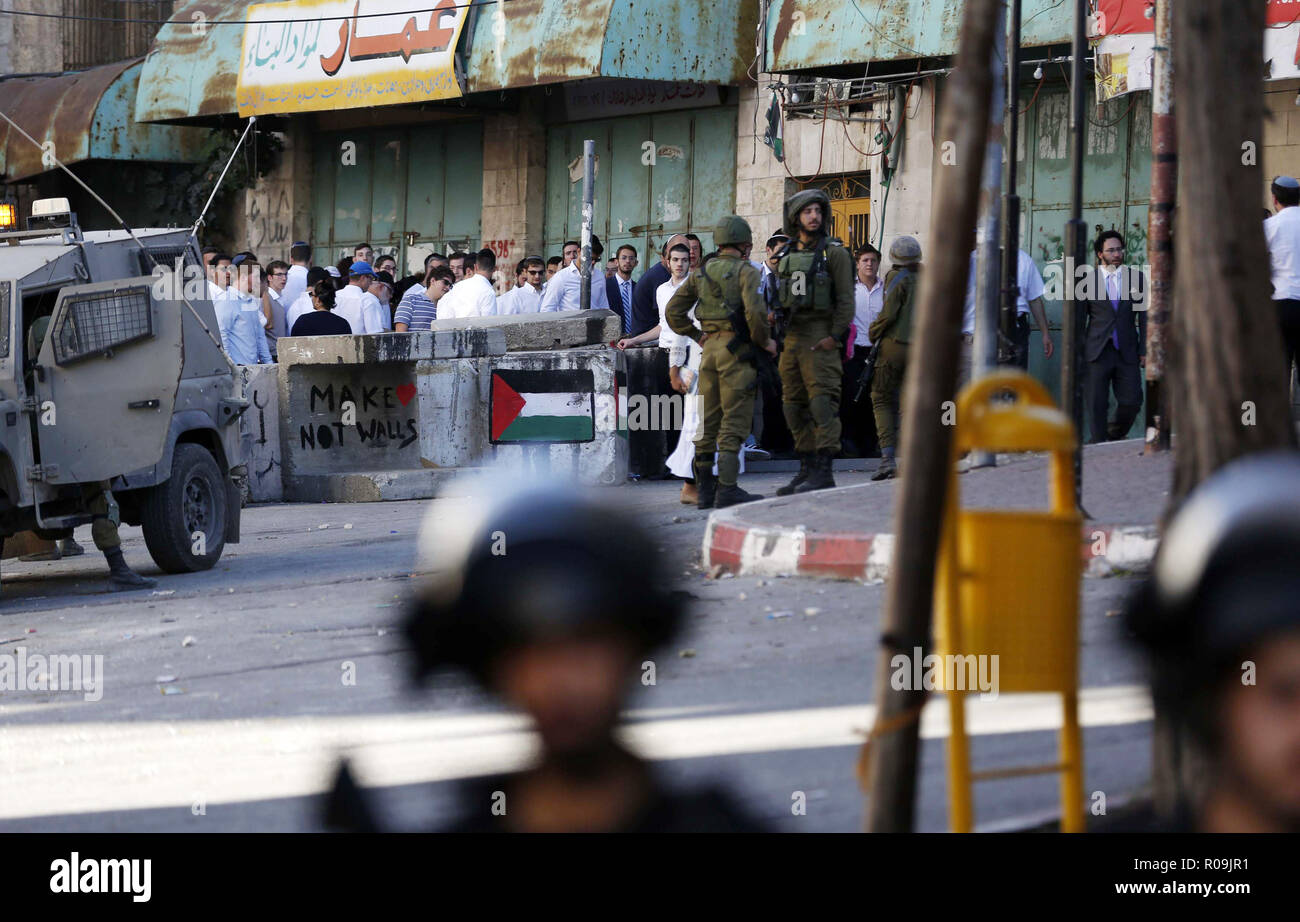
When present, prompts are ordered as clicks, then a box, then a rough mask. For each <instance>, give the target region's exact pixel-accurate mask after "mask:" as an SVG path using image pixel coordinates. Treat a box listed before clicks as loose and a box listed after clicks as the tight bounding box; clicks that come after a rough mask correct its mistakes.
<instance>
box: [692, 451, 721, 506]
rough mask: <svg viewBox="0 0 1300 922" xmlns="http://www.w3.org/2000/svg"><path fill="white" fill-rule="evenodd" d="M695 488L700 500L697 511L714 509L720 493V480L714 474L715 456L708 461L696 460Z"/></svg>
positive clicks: (696, 503) (696, 504) (696, 502)
mask: <svg viewBox="0 0 1300 922" xmlns="http://www.w3.org/2000/svg"><path fill="white" fill-rule="evenodd" d="M695 487H696V494H697V496H698V499H697V500H696V501H695V507H696V508H697V509H712V508H713V503H714V500H715V498H716V497H717V493H718V478H717V477H715V476H714V474H713V456H712V455H710V456H709V459H708V460H707V461H702V460H700V459H699V458H698V457H697V458H696V459H695Z"/></svg>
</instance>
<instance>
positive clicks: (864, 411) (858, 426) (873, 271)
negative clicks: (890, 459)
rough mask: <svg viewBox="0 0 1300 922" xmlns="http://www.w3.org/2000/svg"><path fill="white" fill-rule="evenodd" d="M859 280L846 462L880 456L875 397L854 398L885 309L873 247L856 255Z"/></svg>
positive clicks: (845, 393) (847, 383) (847, 380)
mask: <svg viewBox="0 0 1300 922" xmlns="http://www.w3.org/2000/svg"><path fill="white" fill-rule="evenodd" d="M854 260H855V262H854V266H855V269H856V277H855V278H854V281H853V326H854V338H853V358H851V359H847V360H846V361H845V362H844V377H843V378H842V379H841V380H840V395H841V396H840V432H841V435H840V447H841V450H842V452H843V454H844V457H846V458H869V457H874V456H875V454H876V418H875V414H874V413H873V412H872V407H871V396H870V394H868V393H866V392H864V393H863V395H862V399H861V400H858V401H855V400H854V399H853V398H854V397H855V396H856V395H857V392H858V378H860V377H861V376H862V369H863V367H864V366H865V365H866V363H867V355H868V354H869V353H870V351H871V337H870V336H869V335H868V334H867V330H868V329H869V328H870V326H871V324H872V323H873V322H874V321H875V319H876V318H877V317H879V316H880V312H881V310H883V309H884V306H885V283H884V280H883V279H882V278H881V277H880V251H879V250H877V249H876V248H875V247H873V246H872V245H871V244H869V243H868V244H864V245H863V246H860V247H858V250H857V252H856V253H854Z"/></svg>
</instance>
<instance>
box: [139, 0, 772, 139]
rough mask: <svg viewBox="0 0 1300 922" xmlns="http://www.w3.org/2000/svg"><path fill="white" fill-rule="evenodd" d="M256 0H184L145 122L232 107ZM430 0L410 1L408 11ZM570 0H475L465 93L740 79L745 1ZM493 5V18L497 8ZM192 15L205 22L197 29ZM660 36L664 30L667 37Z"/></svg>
mask: <svg viewBox="0 0 1300 922" xmlns="http://www.w3.org/2000/svg"><path fill="white" fill-rule="evenodd" d="M253 2H254V0H233V2H223V0H187V2H185V3H182V4H180V5H179V6H178V7H177V9H176V12H175V13H174V14H173V15H172V19H173V21H174V22H175V23H176V24H175V25H166V26H163V27H162V28H161V29H160V30H159V32H158V38H157V39H156V40H155V42H154V46H153V48H151V49H150V51H149V54H148V56H147V57H146V58H145V62H144V71H143V74H142V75H141V78H140V90H139V94H138V96H137V99H136V109H135V115H136V118H137V119H138V120H140V121H142V122H157V121H172V120H182V119H195V118H201V117H205V116H207V117H211V116H222V115H233V114H235V113H236V112H237V110H238V107H237V105H236V98H235V97H236V92H235V91H236V84H237V82H238V81H237V78H238V74H239V68H240V66H241V60H240V58H241V50H242V42H243V29H242V28H241V27H240V26H235V25H214V24H213V22H214V21H215V20H223V21H228V22H229V21H242V20H244V19H246V18H247V16H248V9H249V7H250V6H252V5H253ZM433 5H434V2H433V0H411V3H410V7H411V9H412V10H416V9H420V10H424V9H431V8H432V7H433ZM579 8H580V9H581V10H582V14H583V15H582V16H580V17H575V16H574V4H573V2H572V0H511V2H508V3H501V4H498V3H493V2H488V3H482V4H480V5H478V6H477V7H475V9H474V10H473V13H474V19H473V28H472V29H471V28H468V26H467V28H466V29H465V30H464V31H463V32H462V34H461V39H460V45H459V49H460V51H461V52H462V53H465V52H468V54H467V59H466V63H465V90H466V92H467V93H476V92H489V91H494V90H503V89H511V88H518V87H525V86H534V85H538V84H550V83H563V82H567V81H572V80H587V79H590V78H593V77H604V78H626V79H636V80H662V81H691V82H695V83H721V84H737V83H741V82H742V81H743V80H744V79H745V73H746V69H747V67H748V66H749V64H750V63H751V62H752V61H753V59H754V54H755V46H754V38H755V36H756V34H757V27H758V12H757V5H756V4H754V3H753V2H750V0H715V2H712V3H700V2H699V0H584V2H583V3H581V4H580V7H579ZM498 13H500V16H498ZM196 18H200V19H204V20H206V21H207V23H208V25H207V26H206V28H204V29H195V28H193V27H192V23H193V22H194V21H195V20H196ZM666 36H667V37H668V38H665V37H666Z"/></svg>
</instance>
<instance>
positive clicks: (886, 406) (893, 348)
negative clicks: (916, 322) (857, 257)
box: [867, 237, 921, 480]
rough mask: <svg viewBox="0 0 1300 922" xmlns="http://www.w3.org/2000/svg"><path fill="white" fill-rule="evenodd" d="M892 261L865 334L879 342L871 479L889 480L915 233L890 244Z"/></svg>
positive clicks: (917, 248) (912, 293)
mask: <svg viewBox="0 0 1300 922" xmlns="http://www.w3.org/2000/svg"><path fill="white" fill-rule="evenodd" d="M889 261H890V263H892V265H891V266H890V269H889V272H888V273H887V274H886V275H885V304H884V307H883V308H882V309H881V311H880V316H879V317H877V318H876V319H875V321H874V322H873V323H872V324H871V328H870V329H869V330H868V331H867V335H869V336H870V337H871V341H872V342H873V343H879V346H880V353H879V354H878V355H877V357H876V371H875V374H874V375H873V376H872V379H871V408H872V410H873V411H874V413H875V417H876V435H877V437H878V438H879V440H880V454H881V459H880V467H879V468H878V469H877V470H876V473H875V474H874V475H872V477H871V479H872V480H888V479H889V478H891V477H893V476H895V474H897V473H898V463H897V461H896V460H895V458H894V453H895V451H896V449H897V446H898V408H899V399H900V398H899V395H900V394H901V393H902V390H903V372H904V371H906V369H907V344H908V343H910V342H911V341H912V317H913V314H914V313H915V304H916V284H917V272H918V271H919V269H920V265H919V264H920V262H921V244H920V243H919V242H918V241H917V239H916V238H915V237H899V238H898V239H896V240H895V241H894V242H893V243H892V244H891V245H890V247H889Z"/></svg>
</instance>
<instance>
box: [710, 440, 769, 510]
mask: <svg viewBox="0 0 1300 922" xmlns="http://www.w3.org/2000/svg"><path fill="white" fill-rule="evenodd" d="M739 475H740V456H739V455H738V454H737V453H736V452H734V451H720V452H718V498H717V500H716V501H715V503H714V505H715V506H716V507H717V508H718V509H726V508H727V507H728V506H734V505H736V504H737V503H748V502H751V501H753V500H756V499H762V498H763V497H761V496H759V495H758V494H757V493H747V492H746V491H744V490H742V489H741V488H740V485H739V484H737V483H736V478H737V477H738V476H739Z"/></svg>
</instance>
